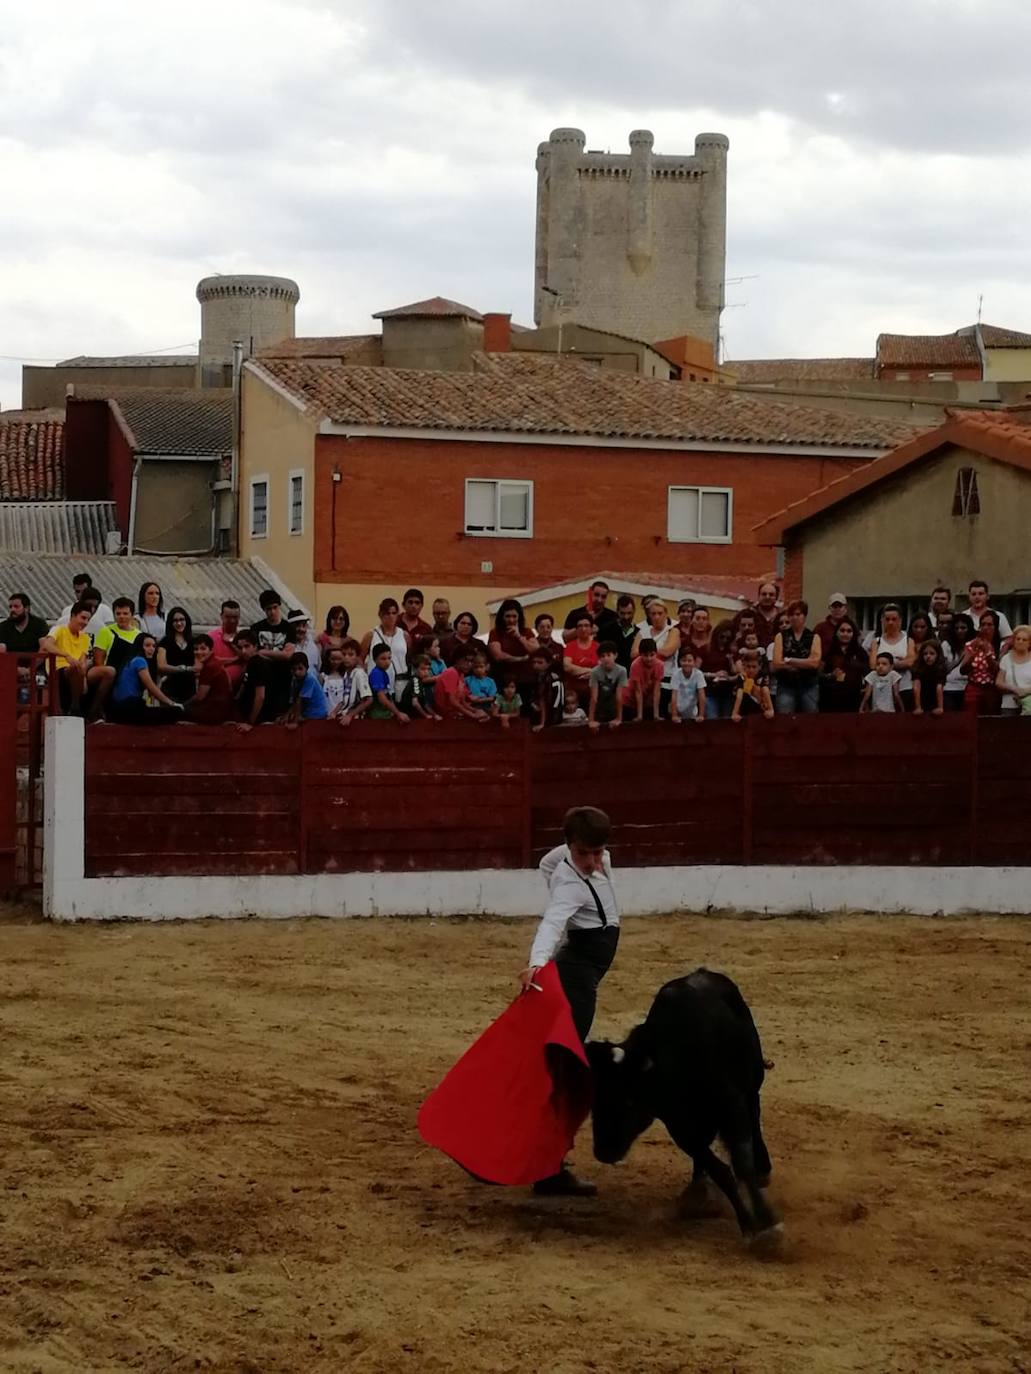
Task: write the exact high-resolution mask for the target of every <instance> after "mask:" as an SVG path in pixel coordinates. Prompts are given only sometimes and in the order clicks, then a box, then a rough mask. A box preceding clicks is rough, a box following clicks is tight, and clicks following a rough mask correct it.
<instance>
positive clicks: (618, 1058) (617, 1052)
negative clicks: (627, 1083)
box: [612, 1045, 626, 1064]
mask: <svg viewBox="0 0 1031 1374" xmlns="http://www.w3.org/2000/svg"><path fill="white" fill-rule="evenodd" d="M625 1058H626V1050H625V1049H624V1048H623V1046H622V1045H613V1046H612V1062H613V1064H622V1062H623V1060H624V1059H625Z"/></svg>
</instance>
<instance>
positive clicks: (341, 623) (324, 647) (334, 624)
mask: <svg viewBox="0 0 1031 1374" xmlns="http://www.w3.org/2000/svg"><path fill="white" fill-rule="evenodd" d="M350 636H351V617H350V616H349V615H348V614H347V610H346V608H345V607H344V606H330V608H329V610H328V611H327V612H326V628H325V629H324V630H323V631H322V633H321V634H320V635H319V637H318V638H319V649H320V651H321V654H322V661H323V663H325V662H326V661H327V656H328V654H329V651H330V649H339V648H340V647H341V646H342V645H343V643H344V640H345V639H349V638H350Z"/></svg>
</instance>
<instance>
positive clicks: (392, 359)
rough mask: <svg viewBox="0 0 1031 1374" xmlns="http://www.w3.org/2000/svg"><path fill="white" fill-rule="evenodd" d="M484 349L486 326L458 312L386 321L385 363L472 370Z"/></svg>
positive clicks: (438, 370) (441, 370)
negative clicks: (474, 362) (477, 357)
mask: <svg viewBox="0 0 1031 1374" xmlns="http://www.w3.org/2000/svg"><path fill="white" fill-rule="evenodd" d="M482 352H483V325H482V324H481V323H480V321H478V320H466V319H462V318H460V317H459V316H456V315H448V316H431V315H412V316H409V317H407V318H400V319H392V320H384V321H383V366H384V367H412V368H425V369H427V370H429V371H434V372H471V371H472V366H473V363H472V358H473V354H474V353H482Z"/></svg>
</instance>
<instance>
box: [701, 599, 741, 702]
mask: <svg viewBox="0 0 1031 1374" xmlns="http://www.w3.org/2000/svg"><path fill="white" fill-rule="evenodd" d="M733 643H734V626H733V624H732V623H731V622H730V621H729V620H722V621H720V623H719V624H718V625H717V626H716V628H715V629H714V630H713V632H712V634H711V635H710V637H709V643H708V645H707V647H706V648H704V649H703V650H702V653H701V659H700V661H699V664H698V666H699V668H701V670H702V672H703V673H704V674H705V715H706V719H708V720H728V719H729V718H730V716H731V715H732V713H733V710H734V697H735V694H736V692H737V688H738V682H737V674H736V672H735V669H734V661H733V655H732V652H731V651H732V648H733Z"/></svg>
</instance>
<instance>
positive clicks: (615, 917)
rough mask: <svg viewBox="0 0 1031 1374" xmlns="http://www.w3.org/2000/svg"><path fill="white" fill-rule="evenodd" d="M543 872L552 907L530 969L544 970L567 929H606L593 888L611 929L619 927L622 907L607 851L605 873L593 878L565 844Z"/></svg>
mask: <svg viewBox="0 0 1031 1374" xmlns="http://www.w3.org/2000/svg"><path fill="white" fill-rule="evenodd" d="M540 871H541V873H542V874H543V875H544V879H545V881H546V882H547V884H548V905H547V907H546V908H545V910H544V915H543V916H542V917H541V919H540V924H539V925H538V927H537V933H536V935H535V936H534V940H533V947H532V948H531V950H530V964H529V966H530V968H543V966H544V965H545V964H546V963H547V962H548V961H549V959H553V958H554V957H555V955H556V953H557V952H558V950H559V947H560V946H561V944H562V942H563V940H564V939H565V937H566V931H567V930H600V929H601V928H602V924H603V923H602V921H601V919H600V918H599V916H598V906H597V904H596V903H595V900H594V897H593V896H592V895H591V892H592V889H593V891H594V892H595V893H596V894H597V897H598V901H599V902H600V903H601V909H602V910H603V911H604V913H605V922H606V923H607V924H608V925H610V926H618V925H619V906H618V904H617V902H616V894H615V891H614V889H613V886H612V860H611V858H610V857H609V851H608V850H607V849H606V851H605V854H604V857H603V859H602V872H601V873H592V874H591V875H590V878H589V879H588V878H586V877H585V876H584V875H583V874H582V873H581V872H580V870H579V869H578V868H576V867H575V866H574V864H573V860H572V858H571V856H570V853H569V846H568V845H565V844H560V845H557V846H556V848H554V849H552V850H550V851H549V852H548V853H547V854H545V856H544V858H543V859H541V862H540Z"/></svg>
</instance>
